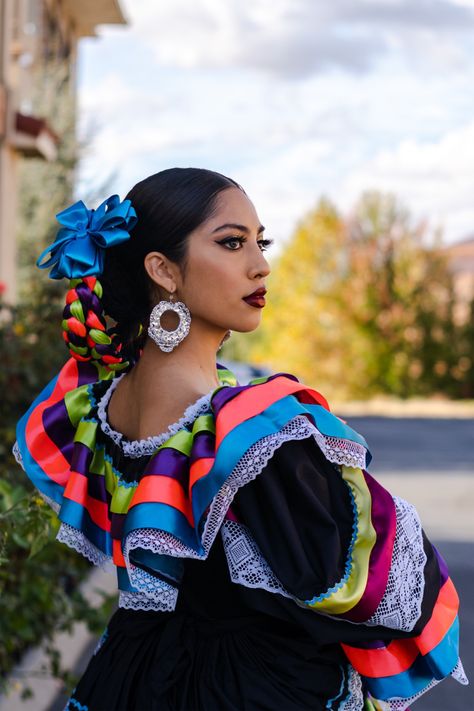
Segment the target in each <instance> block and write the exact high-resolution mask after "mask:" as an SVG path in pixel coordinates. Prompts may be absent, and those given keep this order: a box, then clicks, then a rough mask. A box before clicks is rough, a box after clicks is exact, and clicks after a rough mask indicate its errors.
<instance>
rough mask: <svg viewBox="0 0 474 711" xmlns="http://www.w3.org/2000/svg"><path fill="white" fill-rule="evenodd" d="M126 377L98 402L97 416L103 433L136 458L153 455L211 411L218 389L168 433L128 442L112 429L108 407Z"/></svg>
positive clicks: (200, 400) (189, 409)
mask: <svg viewBox="0 0 474 711" xmlns="http://www.w3.org/2000/svg"><path fill="white" fill-rule="evenodd" d="M124 375H125V373H122V375H119V376H118V377H116V378H114V380H112V382H111V383H110V386H109V387H108V388H107V390H106V392H105V393H104V395H103V396H102V397H101V399H100V400H99V401H98V403H97V416H98V419H99V422H100V427H101V429H102V431H103V432H104V433H105V434H106V435H108V436H109V437H110V438H111V439H112V440H113V441H114V442H115V444H118V445H119V446H120V447H122V450H123V452H124V454H126V455H127V456H128V457H134V458H137V457H143V456H145V455H151V454H153V453H154V452H155V451H156V449H157V448H158V447H159V446H160V445H161V444H163V442H166V440H167V439H169V438H170V437H171V436H172V435H174V434H176V433H177V432H179V431H180V430H181V429H183V427H185V426H186V425H190V424H191V423H192V422H194V420H195V419H196V418H197V417H198V416H199V415H201V414H202V413H204V412H206V410H208V409H209V405H210V401H211V395H212V393H213V392H214V390H216V388H213V389H212V390H210V391H209V392H208V393H206V394H205V395H202V396H201V397H199V398H198V399H197V400H195V401H194V402H193V403H191V405H189V407H187V408H186V410H185V411H184V413H183V416H182V417H180V419H179V420H178V421H177V422H173V423H172V424H171V425H169V427H168V429H167V430H166V432H161V433H160V434H157V435H153V436H151V437H147V438H146V439H134V440H128V439H126V438H125V437H124V435H123V434H122V433H121V432H117V431H116V430H114V429H112V427H111V426H110V425H109V423H108V421H107V407H108V404H109V402H110V398H111V397H112V393H113V392H114V390H115V388H116V387H117V385H118V383H119V382H120V380H121V379H122V378H123V377H124ZM216 387H217V386H216Z"/></svg>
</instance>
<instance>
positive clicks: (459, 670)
mask: <svg viewBox="0 0 474 711" xmlns="http://www.w3.org/2000/svg"><path fill="white" fill-rule="evenodd" d="M449 676H452V677H453V679H455V680H456V681H458V682H459V683H460V684H462V685H463V686H466V685H467V684H469V681H468V680H467V677H466V675H465V673H464V669H463V666H462V663H461V660H460V659H458V662H457V664H456V666H455V667H454V669H453V671H452V672H451V674H450V675H449ZM441 681H443V679H433V681H431V682H430V683H429V684H428V686H425V688H424V689H422V690H421V691H419V692H418V693H417V694H414V695H413V696H410V697H409V698H405V699H402V697H401V696H394V697H392V698H391V699H389V700H388V701H377V703H378V704H379V705H380V709H381V711H406V710H407V709H408V708H409V707H410V706H411V705H412V703H413V702H414V701H417V699H419V698H420V696H423V694H426V692H427V691H429V690H430V689H432V688H433V687H434V686H436V685H437V684H439V683H440V682H441Z"/></svg>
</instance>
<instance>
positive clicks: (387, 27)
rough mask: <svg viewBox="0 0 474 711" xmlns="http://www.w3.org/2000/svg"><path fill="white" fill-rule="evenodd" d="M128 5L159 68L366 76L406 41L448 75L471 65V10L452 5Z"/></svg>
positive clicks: (404, 0)
mask: <svg viewBox="0 0 474 711" xmlns="http://www.w3.org/2000/svg"><path fill="white" fill-rule="evenodd" d="M125 7H128V14H129V16H130V18H131V22H132V32H133V33H134V34H135V36H136V37H137V39H140V40H141V41H143V42H145V43H146V44H147V45H148V46H149V47H150V48H151V49H152V50H153V52H154V54H155V57H156V60H157V61H158V62H159V63H160V64H163V65H167V66H172V67H181V68H187V69H195V68H216V67H218V68H220V69H222V68H224V67H234V68H235V67H238V68H247V69H258V70H261V71H264V72H269V73H273V74H277V75H280V76H283V77H287V78H290V77H304V76H310V75H311V74H313V73H318V72H321V71H325V70H327V69H329V68H343V69H344V70H345V71H350V72H355V73H360V72H365V71H368V70H369V69H370V68H371V67H373V65H374V62H375V60H376V59H378V58H380V57H381V56H383V55H384V54H385V53H387V52H389V51H390V50H391V49H392V48H393V47H394V46H397V45H400V43H401V44H403V45H404V46H405V49H406V51H408V52H409V53H410V55H412V56H413V58H415V59H416V60H417V61H423V60H424V61H425V62H426V61H429V60H430V57H431V55H433V56H434V61H435V62H436V63H437V66H439V67H442V66H444V68H445V70H446V68H449V66H454V65H457V64H459V62H461V61H466V59H465V54H466V50H465V48H464V45H463V41H460V39H461V40H462V39H463V37H464V35H465V34H467V32H469V31H471V32H472V30H473V28H474V11H473V9H472V5H470V4H467V3H466V2H464V3H460V2H454V1H453V0H416V2H413V0H362V1H361V2H357V3H355V2H353V0H332V2H331V3H322V2H315V1H314V0H254V1H253V2H252V3H243V2H241V1H240V0H226V2H222V0H194V1H193V2H192V3H190V2H189V0H167V1H166V0H161V1H160V2H159V3H158V2H156V0H141V1H140V2H133V3H132V1H131V0H128V2H126V3H125ZM115 31H116V30H115ZM105 32H114V30H110V29H107V30H105ZM435 37H436V38H437V41H434V38H435ZM440 57H442V58H443V61H440V59H439V58H440ZM443 63H444V64H443Z"/></svg>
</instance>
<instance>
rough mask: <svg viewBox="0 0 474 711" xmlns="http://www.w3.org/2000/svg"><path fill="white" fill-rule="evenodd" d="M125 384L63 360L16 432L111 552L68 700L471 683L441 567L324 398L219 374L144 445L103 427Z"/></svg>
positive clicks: (390, 696) (353, 695)
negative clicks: (108, 603) (87, 648)
mask: <svg viewBox="0 0 474 711" xmlns="http://www.w3.org/2000/svg"><path fill="white" fill-rule="evenodd" d="M117 380H118V379H116V380H115V381H110V380H94V378H93V377H92V376H91V372H90V371H88V372H85V371H84V370H83V369H82V368H81V367H79V366H77V364H74V363H71V362H69V363H68V364H67V365H66V366H65V368H64V369H63V371H62V372H61V374H60V376H59V378H58V379H57V380H55V381H54V382H53V383H52V384H50V386H48V387H47V388H46V389H45V390H44V391H43V393H41V395H40V396H39V398H37V400H36V401H35V402H34V403H33V405H32V407H31V408H30V410H29V411H28V413H26V415H25V416H24V418H22V420H21V421H20V423H19V425H18V429H17V435H18V444H17V447H16V455H17V458H18V460H19V461H20V462H21V463H22V464H23V466H24V468H25V470H26V472H27V474H28V475H29V476H30V478H31V479H32V481H33V482H34V483H35V484H36V485H37V486H38V488H39V490H40V491H41V493H42V494H43V496H44V497H45V498H47V499H48V501H49V502H50V503H51V505H53V506H54V508H55V509H56V510H57V511H58V514H59V517H60V519H61V521H62V526H61V529H60V533H59V535H58V538H59V539H60V540H62V541H63V542H66V543H68V544H69V545H72V546H73V547H74V548H75V549H76V550H79V551H80V552H82V553H83V554H84V555H86V556H87V557H88V558H90V559H91V560H93V562H95V563H102V562H104V560H105V559H107V558H110V557H112V555H113V560H114V562H115V564H116V566H117V573H118V583H119V588H120V591H121V592H120V599H119V609H118V610H117V611H116V612H115V614H114V615H113V616H112V618H111V620H110V622H109V624H108V626H107V629H106V631H105V632H104V635H103V637H102V639H101V641H100V643H99V645H98V648H97V650H96V652H95V653H94V654H93V656H92V658H91V660H90V662H89V665H88V667H87V669H86V671H85V673H84V674H83V676H82V678H81V679H80V681H79V683H78V685H77V687H76V689H75V690H74V692H73V694H72V696H71V698H70V700H69V701H68V704H67V706H66V709H68V710H69V711H153V710H155V709H156V711H310V710H311V711H317V710H318V709H321V710H322V709H332V710H333V711H335V710H336V709H337V710H338V711H358V710H359V711H360V710H361V709H367V710H375V709H381V710H383V711H385V710H393V711H402V710H403V709H407V708H408V705H409V704H410V703H411V701H413V700H415V699H416V698H417V697H418V696H419V695H420V694H421V693H423V692H424V691H426V690H427V689H428V688H431V687H432V686H434V685H435V684H436V683H437V682H438V681H440V680H441V679H442V678H444V677H445V676H447V675H449V674H452V675H453V676H454V677H455V678H457V679H458V680H459V681H461V682H464V676H463V673H462V666H461V664H460V661H459V658H458V652H457V641H458V637H457V614H456V612H457V596H456V593H455V590H454V587H453V585H452V582H451V581H450V578H449V576H448V574H447V569H446V566H445V563H444V561H442V559H441V558H440V556H439V554H438V553H437V551H436V550H435V549H434V547H433V546H432V545H431V544H430V543H429V542H428V541H427V539H426V537H425V536H424V534H423V531H422V529H421V526H420V524H419V519H418V517H417V514H416V511H415V510H414V509H413V507H411V506H410V505H409V504H407V502H404V501H402V500H399V499H397V498H396V497H392V496H391V495H390V494H389V492H387V491H386V490H385V489H383V488H382V487H381V486H380V485H379V484H378V483H377V482H376V481H375V480H374V479H373V478H372V477H371V476H370V475H369V474H368V473H367V472H366V471H365V470H364V469H363V466H362V465H363V463H364V462H367V461H368V456H366V455H367V449H366V445H365V441H364V440H363V438H362V437H360V435H358V434H357V433H355V432H354V431H353V430H351V429H350V428H349V427H348V426H347V425H346V424H345V423H342V422H341V421H340V420H338V418H336V417H334V416H333V415H331V414H330V413H329V411H328V407H327V403H326V402H325V400H324V398H322V396H320V395H319V394H318V393H316V391H313V390H311V389H310V388H308V387H306V386H304V385H302V384H300V383H299V382H298V381H297V379H296V378H295V377H294V376H291V375H287V374H277V375H274V376H270V377H269V378H266V379H263V380H262V379H260V380H258V381H256V382H255V383H250V384H249V385H247V386H236V385H226V384H224V385H223V386H222V387H221V388H220V389H218V390H217V391H215V392H214V393H213V394H212V395H211V394H210V395H209V396H203V398H201V399H200V400H199V401H197V402H196V403H194V404H193V406H191V407H190V408H188V410H187V411H186V413H185V414H184V416H183V418H181V420H180V421H179V422H178V423H176V425H175V426H173V427H171V428H170V431H169V432H168V433H165V435H164V436H159V438H158V439H157V438H151V439H152V440H153V441H152V442H147V443H146V446H145V447H144V449H143V451H142V449H140V447H141V445H140V444H139V445H137V444H136V443H133V442H128V441H126V440H125V438H123V437H122V436H121V435H120V434H119V433H117V432H114V431H113V430H112V428H111V427H110V425H109V424H108V421H107V404H108V401H109V398H110V395H111V393H112V392H113V387H114V383H115V384H116V382H117ZM73 384H74V385H75V387H73ZM150 445H151V447H150ZM150 608H151V609H150Z"/></svg>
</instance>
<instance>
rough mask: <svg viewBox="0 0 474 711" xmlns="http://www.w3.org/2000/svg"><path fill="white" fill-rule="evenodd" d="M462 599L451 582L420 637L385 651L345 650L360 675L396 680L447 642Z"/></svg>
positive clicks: (443, 592)
mask: <svg viewBox="0 0 474 711" xmlns="http://www.w3.org/2000/svg"><path fill="white" fill-rule="evenodd" d="M458 606H459V598H458V595H457V592H456V589H455V587H454V585H453V582H452V580H451V578H448V579H447V580H446V582H445V583H444V585H443V587H442V588H441V590H440V591H439V595H438V598H437V600H436V604H435V606H434V608H433V613H432V615H431V618H430V620H429V622H428V623H427V624H426V625H425V627H424V628H423V630H422V632H421V633H420V634H419V635H418V636H417V637H410V638H409V639H399V640H394V641H393V642H390V644H389V645H388V646H387V647H385V648H381V649H360V648H357V647H350V646H349V645H346V644H343V645H342V648H343V649H344V652H345V653H346V656H347V658H348V659H349V661H350V662H351V664H352V665H353V666H354V667H355V669H357V671H358V672H359V674H362V675H363V676H368V677H380V676H394V675H395V674H400V673H401V672H404V671H406V670H407V669H409V668H410V667H411V665H412V664H413V662H414V661H415V659H416V658H417V656H418V655H419V654H422V655H426V654H428V653H429V652H430V651H431V650H432V649H434V648H435V647H436V646H437V645H438V644H439V643H440V642H441V640H442V639H443V637H444V636H445V634H446V632H447V631H448V630H449V628H450V627H451V625H452V624H453V622H454V620H455V619H456V614H457V610H458Z"/></svg>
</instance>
